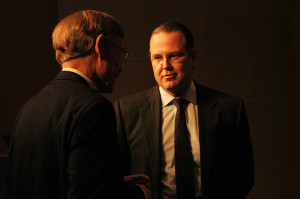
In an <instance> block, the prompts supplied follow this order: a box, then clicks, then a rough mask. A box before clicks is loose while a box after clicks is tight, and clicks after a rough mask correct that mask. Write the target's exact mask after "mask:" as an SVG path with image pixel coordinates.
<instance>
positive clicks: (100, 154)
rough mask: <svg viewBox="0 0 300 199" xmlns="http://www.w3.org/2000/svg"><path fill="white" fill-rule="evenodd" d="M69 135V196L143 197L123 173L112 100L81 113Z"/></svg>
mask: <svg viewBox="0 0 300 199" xmlns="http://www.w3.org/2000/svg"><path fill="white" fill-rule="evenodd" d="M72 132H73V133H72V135H69V137H68V138H67V139H68V143H69V147H67V148H68V152H67V153H69V160H68V163H67V165H68V168H67V171H68V174H69V186H68V198H114V199H115V198H116V199H117V198H144V194H143V191H142V190H141V188H140V187H138V186H136V185H132V184H129V183H125V182H123V181H122V176H121V175H120V172H118V171H119V170H120V165H121V164H120V162H119V148H118V146H117V137H116V120H115V114H114V110H113V106H112V104H111V103H110V102H109V101H104V100H101V101H96V102H94V103H92V104H91V105H90V106H89V107H88V108H87V110H85V111H83V113H82V114H81V115H80V116H79V118H78V119H77V121H76V124H75V125H74V131H72Z"/></svg>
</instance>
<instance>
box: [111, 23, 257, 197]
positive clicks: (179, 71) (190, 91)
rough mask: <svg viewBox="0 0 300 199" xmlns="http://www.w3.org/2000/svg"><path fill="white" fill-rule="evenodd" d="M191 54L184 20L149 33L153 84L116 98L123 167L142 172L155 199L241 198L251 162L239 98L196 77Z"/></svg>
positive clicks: (191, 44)
mask: <svg viewBox="0 0 300 199" xmlns="http://www.w3.org/2000/svg"><path fill="white" fill-rule="evenodd" d="M196 57H197V51H196V49H195V48H194V40H193V36H192V34H191V33H190V31H189V30H188V29H187V28H186V27H185V26H184V25H182V24H179V23H176V22H166V23H164V24H162V25H160V26H158V27H157V28H155V29H154V31H153V32H152V36H151V39H150V59H151V63H152V68H153V73H154V77H155V80H156V82H157V83H158V86H154V87H152V88H150V89H147V90H145V91H142V92H139V93H137V94H134V95H130V96H126V97H123V98H120V99H117V101H116V103H115V110H116V114H117V124H118V125H117V126H118V139H119V145H120V147H121V149H122V150H121V151H122V152H123V158H124V162H125V163H126V165H127V170H125V172H126V173H127V174H135V173H144V174H146V175H148V176H149V177H150V182H151V192H152V197H153V198H155V199H159V198H163V199H176V198H177V199H194V198H197V199H200V198H201V199H242V198H246V196H247V195H248V193H249V191H250V190H251V188H252V187H253V183H254V162H253V152H252V144H251V138H250V132H249V125H248V120H247V116H246V111H245V107H244V103H243V101H242V100H241V99H240V98H237V97H234V96H231V95H228V94H225V93H223V92H219V91H217V90H214V89H211V88H208V87H204V86H201V85H199V84H198V83H197V82H196V81H194V80H193V79H192V74H193V71H194V69H195V62H196Z"/></svg>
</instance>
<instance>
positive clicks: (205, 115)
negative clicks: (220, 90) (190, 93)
mask: <svg viewBox="0 0 300 199" xmlns="http://www.w3.org/2000/svg"><path fill="white" fill-rule="evenodd" d="M195 85H196V88H197V104H198V119H199V131H200V132H199V134H200V135H199V137H200V154H201V178H202V182H207V179H208V178H209V174H210V169H211V162H212V157H213V153H214V148H215V139H216V134H217V127H218V126H217V124H218V119H219V118H218V114H219V111H218V109H217V102H216V100H215V99H214V95H213V94H211V93H208V92H207V88H205V87H202V86H200V85H199V84H196V83H195ZM205 186H206V184H205V183H202V188H203V190H205Z"/></svg>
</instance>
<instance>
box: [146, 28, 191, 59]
mask: <svg viewBox="0 0 300 199" xmlns="http://www.w3.org/2000/svg"><path fill="white" fill-rule="evenodd" d="M185 42H186V41H185V38H184V35H183V34H182V33H181V32H180V31H175V32H158V33H155V34H153V35H152V37H151V39H150V49H149V52H150V53H151V54H153V53H155V54H160V53H162V52H164V51H167V53H172V52H178V51H181V50H182V49H183V48H184V46H185Z"/></svg>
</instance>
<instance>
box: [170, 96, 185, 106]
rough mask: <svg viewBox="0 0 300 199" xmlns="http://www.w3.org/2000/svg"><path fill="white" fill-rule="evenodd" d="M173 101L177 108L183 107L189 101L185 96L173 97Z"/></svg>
mask: <svg viewBox="0 0 300 199" xmlns="http://www.w3.org/2000/svg"><path fill="white" fill-rule="evenodd" d="M172 103H173V104H174V105H175V106H176V108H177V109H179V108H182V107H183V105H184V104H185V103H187V101H186V100H185V99H184V98H182V97H180V98H176V99H173V101H172Z"/></svg>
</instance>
